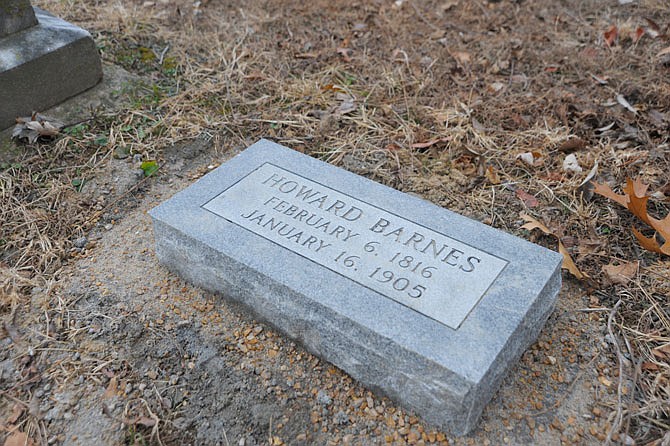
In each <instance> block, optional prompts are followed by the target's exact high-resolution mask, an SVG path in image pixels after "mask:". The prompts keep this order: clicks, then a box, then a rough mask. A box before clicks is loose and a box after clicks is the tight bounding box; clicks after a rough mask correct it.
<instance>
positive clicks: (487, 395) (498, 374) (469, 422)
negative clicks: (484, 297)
mask: <svg viewBox="0 0 670 446" xmlns="http://www.w3.org/2000/svg"><path fill="white" fill-rule="evenodd" d="M561 283H562V276H561V265H560V264H559V265H558V266H557V267H556V269H555V270H554V273H553V274H552V276H551V278H550V279H549V281H548V282H547V283H546V284H545V286H544V287H543V288H542V291H541V292H540V294H539V295H538V296H537V298H536V299H535V302H534V304H533V305H532V306H531V307H530V308H529V309H528V311H527V312H526V314H525V316H524V318H523V321H522V322H521V323H520V324H519V326H518V327H517V329H516V330H515V331H514V333H512V334H511V335H510V337H509V339H508V341H507V343H506V344H505V346H504V347H503V348H502V349H501V350H500V352H499V354H498V357H497V358H496V360H495V361H494V362H493V363H492V364H493V365H492V366H491V368H490V369H489V370H488V372H487V373H486V375H484V377H483V378H482V380H481V381H480V383H479V388H480V392H481V393H480V395H478V396H477V401H476V402H475V403H474V404H470V405H469V406H470V407H471V408H472V411H471V413H469V414H468V416H467V417H466V420H465V421H464V425H465V426H466V433H467V432H469V431H471V430H472V429H474V428H475V427H476V426H477V423H478V422H479V418H480V417H481V414H482V412H483V411H484V408H485V407H486V405H487V404H488V402H489V401H490V400H491V398H493V395H495V393H496V392H497V390H498V389H499V388H500V385H501V383H502V380H503V379H504V378H505V376H506V375H507V374H508V373H509V372H510V370H511V369H512V367H513V366H514V365H515V364H517V363H518V361H519V359H520V358H521V355H522V354H523V353H524V352H525V351H526V350H527V349H528V347H529V346H530V345H531V344H532V343H533V342H535V340H536V339H537V338H538V336H539V335H540V332H541V331H542V328H543V327H544V325H545V323H546V321H547V319H548V318H549V316H550V315H551V313H552V312H553V311H554V308H555V306H556V300H557V297H558V293H559V292H560V290H561ZM519 340H522V342H519ZM515 342H516V343H515Z"/></svg>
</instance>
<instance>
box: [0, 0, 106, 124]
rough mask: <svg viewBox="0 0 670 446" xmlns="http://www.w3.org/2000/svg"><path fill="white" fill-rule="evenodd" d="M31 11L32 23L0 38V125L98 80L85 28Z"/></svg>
mask: <svg viewBox="0 0 670 446" xmlns="http://www.w3.org/2000/svg"><path fill="white" fill-rule="evenodd" d="M0 1H4V0H0ZM9 3H10V4H13V3H14V2H13V1H10V2H9ZM18 3H22V2H18ZM0 4H2V5H4V4H5V3H0ZM34 11H35V16H36V18H37V21H38V24H37V25H35V26H31V27H29V28H25V29H22V30H21V31H18V32H14V33H13V34H9V35H6V36H4V37H3V36H0V104H1V105H0V129H5V128H7V127H9V126H11V125H12V124H14V123H15V120H16V118H17V117H19V116H30V114H31V113H32V112H33V111H43V110H46V109H47V108H49V107H51V106H53V105H56V104H58V103H60V102H62V101H64V100H65V99H68V98H70V97H72V96H74V95H76V94H78V93H81V92H82V91H84V90H87V89H89V88H91V87H93V86H94V85H96V84H97V83H98V82H99V81H100V79H101V78H102V66H101V63H100V57H99V56H98V51H97V49H96V46H95V42H94V41H93V38H92V37H91V35H90V34H89V33H88V32H87V31H85V30H83V29H81V28H79V27H77V26H74V25H72V24H71V23H68V22H66V21H64V20H61V19H59V18H57V17H54V16H53V15H51V14H49V13H47V12H45V11H43V10H41V9H39V8H34Z"/></svg>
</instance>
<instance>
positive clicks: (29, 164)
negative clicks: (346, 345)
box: [0, 0, 670, 446]
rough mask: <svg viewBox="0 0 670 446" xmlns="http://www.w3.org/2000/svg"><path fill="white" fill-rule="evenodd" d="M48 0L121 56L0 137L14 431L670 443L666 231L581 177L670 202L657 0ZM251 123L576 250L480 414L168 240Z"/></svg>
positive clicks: (113, 436)
mask: <svg viewBox="0 0 670 446" xmlns="http://www.w3.org/2000/svg"><path fill="white" fill-rule="evenodd" d="M37 3H39V5H40V6H42V7H44V8H45V9H47V10H49V11H51V12H53V13H56V14H58V15H60V16H62V17H64V18H66V19H68V20H70V21H72V22H75V23H77V24H79V25H81V26H84V27H86V28H87V29H89V30H90V31H91V32H92V34H93V36H94V38H95V40H96V42H97V44H98V47H99V49H100V53H101V55H102V57H103V60H104V61H105V62H106V64H107V68H106V74H107V75H108V76H110V77H115V78H116V79H117V80H118V82H116V83H113V85H111V86H110V87H108V91H112V94H111V96H112V97H113V100H110V101H109V102H106V101H102V102H100V101H96V104H97V105H98V107H97V108H96V109H88V108H87V107H79V108H76V110H75V112H74V113H73V112H72V110H70V112H69V113H68V112H67V110H63V109H60V110H56V111H55V113H56V114H57V115H58V117H60V118H61V119H64V120H65V121H66V122H67V123H70V124H71V123H75V122H76V121H80V120H85V121H83V122H80V123H78V124H76V125H72V126H70V127H68V128H66V129H65V130H64V132H63V134H62V135H60V136H58V137H57V138H55V139H53V140H49V141H47V140H41V141H38V142H37V143H34V144H26V143H16V142H4V141H5V140H3V142H2V145H1V146H0V168H1V170H0V198H1V200H2V201H1V202H0V225H1V228H2V229H1V231H2V232H1V233H0V247H2V251H1V252H0V281H1V283H0V285H1V286H2V289H1V291H2V292H1V293H0V317H1V318H2V321H1V325H0V444H3V443H4V444H5V445H12V446H13V445H16V444H64V445H71V444H72V445H76V444H80V445H88V444H100V445H115V444H128V445H135V444H137V445H142V444H164V445H181V444H193V445H196V444H197V445H200V444H203V445H255V444H273V445H281V444H287V445H293V444H473V445H480V444H490V445H497V444H548V445H553V444H556V445H558V444H603V443H609V444H622V445H654V446H660V445H665V446H667V445H668V444H670V434H668V431H670V409H669V408H670V315H669V307H670V305H669V303H668V298H667V296H668V290H669V288H670V278H669V274H668V266H670V263H669V262H668V257H667V255H663V254H659V253H653V252H649V251H647V250H645V249H644V248H642V247H641V246H640V244H639V243H638V241H637V240H636V238H635V237H634V236H633V234H632V232H631V226H634V227H638V228H640V229H642V230H643V231H644V234H645V235H647V236H649V235H651V234H653V232H649V231H648V227H645V225H644V223H641V222H640V221H638V220H636V219H635V218H634V217H633V216H632V215H631V213H630V212H628V211H627V210H626V209H624V208H623V207H620V206H618V205H616V204H615V203H614V202H613V201H610V200H607V199H605V198H602V197H599V196H598V195H595V196H593V194H592V190H591V188H589V187H588V185H584V184H583V182H584V180H585V179H587V177H589V176H590V174H591V173H593V174H594V178H595V179H597V180H598V181H601V182H602V181H605V182H607V183H608V184H609V185H610V186H612V187H613V188H614V189H615V190H621V187H622V186H623V185H624V184H625V182H626V179H627V178H637V179H640V180H642V181H644V183H646V184H649V185H650V186H649V194H650V195H651V198H650V199H649V210H650V213H651V214H653V215H655V216H656V217H658V218H663V217H664V216H665V215H667V214H668V199H667V197H666V195H670V192H669V191H670V189H669V188H668V185H669V184H670V168H669V167H670V166H669V161H670V155H669V146H668V139H669V133H668V130H670V83H669V81H670V58H669V57H670V56H669V55H670V50H668V51H664V49H665V48H668V45H670V43H669V42H668V38H667V36H666V31H667V28H668V25H669V24H670V23H669V22H668V20H669V19H668V15H667V12H668V6H667V4H666V3H665V2H664V1H661V0H658V1H653V0H650V1H633V2H630V3H628V2H619V1H595V0H588V1H561V2H550V1H545V0H538V1H535V2H530V1H521V2H512V1H507V0H501V1H498V2H486V1H465V0H460V1H459V0H453V1H425V2H422V1H421V2H420V1H410V0H405V1H371V2H356V1H349V0H346V1H340V2H325V1H321V0H318V1H314V2H293V1H286V2H271V1H256V0H247V1H245V2H241V1H240V2H238V1H232V2H222V3H219V2H214V1H212V2H207V1H202V2H195V3H180V2H173V1H170V0H164V1H156V2H151V1H149V2H141V1H136V2H133V1H124V2H118V3H111V4H105V5H104V6H103V5H99V4H98V3H96V2H93V1H83V2H55V1H40V2H37ZM620 3H626V4H623V5H622V4H620ZM114 67H117V68H114ZM118 67H123V68H124V69H125V70H127V71H128V72H129V73H131V74H123V73H124V72H123V71H119V68H118ZM112 73H116V74H112ZM119 73H121V74H119ZM89 118H90V119H89ZM260 137H267V138H270V139H273V140H275V141H278V142H280V143H283V144H285V145H287V146H289V147H292V148H293V149H295V150H299V151H301V152H304V153H306V154H309V155H311V156H315V157H318V158H320V159H323V160H325V161H328V162H331V163H333V164H335V165H339V166H341V167H344V168H346V169H348V170H351V171H354V172H356V173H358V174H361V175H364V176H367V177H369V178H371V179H373V180H375V181H379V182H381V183H384V184H387V185H390V186H392V187H395V188H397V189H400V190H403V191H405V192H409V193H414V194H417V195H419V196H422V197H424V198H426V199H428V200H431V201H433V202H434V203H436V204H438V205H441V206H445V207H448V208H450V209H452V210H455V211H457V212H460V213H462V214H464V215H467V216H468V217H471V218H474V219H477V220H480V221H482V222H484V223H486V224H489V225H492V226H495V227H498V228H500V229H502V230H504V231H507V232H510V233H514V234H517V235H519V236H521V237H524V238H527V239H530V240H532V241H535V242H537V243H540V244H543V245H545V246H548V247H550V248H551V249H557V240H556V239H557V238H558V239H560V241H561V243H562V245H563V246H564V248H565V250H567V252H569V253H570V254H571V255H572V258H574V260H575V263H576V266H575V268H572V270H571V272H568V271H565V272H564V287H563V290H562V292H561V294H560V297H559V302H558V304H557V308H556V311H555V312H554V313H553V315H552V316H551V317H550V319H549V321H548V323H547V325H546V327H545V329H544V330H543V332H542V334H541V335H540V338H539V339H538V341H537V342H536V343H535V344H534V345H533V346H532V347H531V348H530V349H529V350H528V351H527V352H526V353H525V354H524V356H523V357H522V359H521V361H520V362H519V364H518V365H517V366H516V367H515V368H514V369H513V370H512V371H511V372H510V374H509V375H508V377H507V378H506V379H505V381H504V382H503V384H502V386H501V389H500V390H499V392H498V393H497V394H496V396H495V397H494V399H493V400H492V401H491V403H490V404H489V406H488V407H487V409H486V411H485V413H484V416H483V418H482V422H481V424H480V426H479V428H478V429H477V430H476V431H475V432H473V433H472V434H471V435H470V436H467V437H463V438H457V437H454V436H453V435H451V434H450V433H449V432H439V431H436V430H435V429H434V428H433V427H432V426H429V425H426V424H424V423H423V422H422V421H421V420H420V419H418V418H417V417H416V416H414V414H412V413H410V412H407V411H405V410H403V409H402V408H401V407H399V406H397V405H396V404H394V403H393V402H391V401H389V400H388V399H385V398H383V397H382V396H378V395H373V394H372V393H370V392H369V391H367V390H366V389H364V388H362V387H361V386H360V385H358V384H357V383H356V382H353V381H352V380H351V379H350V378H349V377H347V375H346V374H344V373H343V372H342V371H340V370H338V369H336V368H334V367H332V366H331V365H329V364H328V363H325V362H323V361H321V360H319V359H318V358H315V357H314V356H312V355H310V354H309V353H308V352H305V351H304V350H303V349H302V348H301V347H300V346H298V345H295V344H294V343H292V342H291V341H290V340H287V339H285V338H283V337H282V336H281V335H279V334H278V333H276V332H274V331H273V330H272V327H270V326H268V325H266V324H263V323H261V322H258V321H255V320H253V319H252V318H251V317H249V316H247V313H245V312H244V310H243V309H240V308H236V307H232V306H230V305H229V304H228V303H226V302H225V300H224V299H223V298H222V297H220V296H214V295H210V294H208V293H204V292H202V291H201V290H198V289H196V288H193V287H191V286H190V285H188V284H186V283H184V282H183V281H181V280H180V279H179V278H177V277H175V276H173V275H172V274H170V273H168V272H167V271H166V270H164V269H163V268H162V267H161V266H160V265H159V264H158V263H157V261H156V258H155V256H154V252H153V237H152V230H151V222H150V219H149V217H148V216H147V214H146V212H147V211H148V210H149V209H150V208H151V207H153V206H155V205H156V204H158V203H160V202H161V201H162V200H165V199H167V198H168V197H169V196H171V195H172V194H173V193H175V192H177V191H179V190H181V189H183V188H185V187H187V186H188V185H189V184H191V183H192V182H193V181H194V180H195V179H197V178H199V177H200V176H202V175H203V174H205V173H206V172H208V171H209V170H210V169H211V168H213V167H214V166H216V165H218V164H220V163H221V162H224V161H225V160H226V159H228V158H229V157H231V156H233V155H234V154H236V153H238V152H239V151H240V150H243V149H244V147H246V146H248V145H249V144H251V143H253V142H254V141H256V140H257V139H258V138H260ZM572 156H574V161H573V160H572ZM150 160H156V162H157V166H160V169H159V170H158V171H157V172H155V173H154V174H153V175H151V176H145V172H144V171H143V170H142V169H141V166H142V162H146V161H150ZM571 161H573V162H571ZM575 163H576V164H575ZM145 167H146V165H145ZM522 213H524V214H527V215H530V216H532V217H533V218H535V219H537V220H538V221H542V222H543V223H544V224H545V225H546V226H547V227H548V231H550V232H552V233H553V234H555V236H549V235H544V234H542V233H541V232H539V231H527V230H524V229H521V226H522V225H523V224H524V223H525V221H524V220H523V218H522V217H521V214H522ZM657 240H658V239H657ZM659 241H660V243H661V244H662V243H663V240H659ZM575 275H577V276H581V275H584V276H582V277H581V278H576V277H575Z"/></svg>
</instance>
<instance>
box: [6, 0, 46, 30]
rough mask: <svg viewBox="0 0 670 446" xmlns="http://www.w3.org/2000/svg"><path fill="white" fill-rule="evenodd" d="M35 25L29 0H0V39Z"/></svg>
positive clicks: (35, 20)
mask: <svg viewBox="0 0 670 446" xmlns="http://www.w3.org/2000/svg"><path fill="white" fill-rule="evenodd" d="M35 25H37V18H36V17H35V12H34V11H33V7H32V6H31V5H30V1H29V0H0V38H1V37H5V36H8V35H10V34H14V33H15V32H17V31H21V30H22V29H26V28H30V27H31V26H35Z"/></svg>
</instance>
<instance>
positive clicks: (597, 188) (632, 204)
mask: <svg viewBox="0 0 670 446" xmlns="http://www.w3.org/2000/svg"><path fill="white" fill-rule="evenodd" d="M593 185H594V188H593V192H595V193H597V194H599V195H602V196H603V197H605V198H609V199H610V200H613V201H615V202H617V203H619V204H620V205H621V206H624V207H625V208H627V209H628V210H629V211H630V212H631V213H632V214H633V215H635V216H636V217H637V218H639V219H640V220H641V221H643V222H644V223H646V224H648V225H649V226H651V227H652V228H653V229H655V230H656V232H657V235H660V236H661V237H662V238H663V240H664V243H663V245H661V244H660V243H659V242H658V241H657V240H656V237H646V236H644V235H643V234H642V233H641V232H640V230H638V229H637V228H631V230H632V231H633V235H635V238H637V240H638V241H639V242H640V245H642V247H643V248H644V249H646V250H648V251H651V252H656V253H659V254H665V255H670V213H669V214H668V215H666V216H665V218H664V219H662V220H658V219H656V218H654V217H652V216H650V215H649V214H648V213H647V201H649V196H648V195H647V189H648V188H649V185H647V184H644V183H642V182H641V181H640V180H631V179H630V178H628V179H627V180H626V186H624V188H623V192H624V194H623V195H622V194H617V193H616V192H614V191H613V190H612V188H611V187H609V186H608V185H607V184H605V183H602V184H601V183H593Z"/></svg>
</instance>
